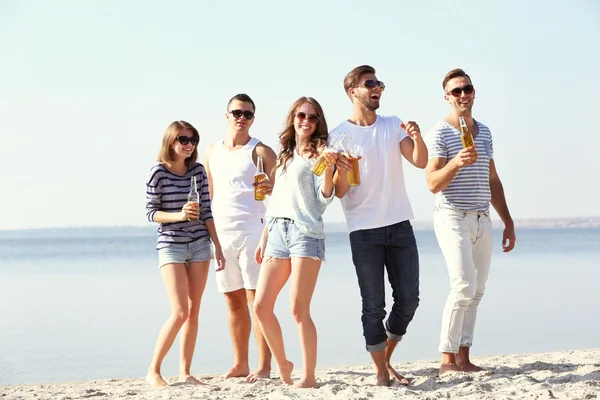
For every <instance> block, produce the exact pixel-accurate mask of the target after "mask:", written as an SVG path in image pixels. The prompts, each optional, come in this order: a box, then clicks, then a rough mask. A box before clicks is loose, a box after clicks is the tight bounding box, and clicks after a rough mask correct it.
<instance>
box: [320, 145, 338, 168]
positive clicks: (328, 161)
mask: <svg viewBox="0 0 600 400" xmlns="http://www.w3.org/2000/svg"><path fill="white" fill-rule="evenodd" d="M321 156H323V157H324V158H325V165H326V166H327V168H331V167H333V166H334V165H335V163H336V161H337V159H338V153H337V151H335V150H334V149H330V148H326V149H325V150H323V152H322V153H321Z"/></svg>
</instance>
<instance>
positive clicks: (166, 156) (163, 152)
mask: <svg viewBox="0 0 600 400" xmlns="http://www.w3.org/2000/svg"><path fill="white" fill-rule="evenodd" d="M186 129H187V130H189V131H191V132H192V134H193V135H194V137H196V138H198V141H200V134H199V133H198V130H197V129H196V128H194V127H193V126H192V124H190V123H189V122H185V121H174V122H172V123H171V125H169V126H168V127H167V129H166V130H165V133H164V134H163V138H162V145H161V146H160V151H159V152H158V159H157V161H158V162H160V163H166V164H173V163H174V162H175V154H174V153H173V148H172V147H171V146H172V145H173V143H175V141H176V140H177V137H178V136H179V135H180V134H181V132H182V131H184V130H186ZM196 160H198V145H196V146H194V151H193V152H192V154H191V155H190V156H189V157H188V158H186V159H185V165H186V166H187V167H189V166H190V165H193V164H194V163H195V162H196Z"/></svg>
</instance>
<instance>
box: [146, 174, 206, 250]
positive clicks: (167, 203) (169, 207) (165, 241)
mask: <svg viewBox="0 0 600 400" xmlns="http://www.w3.org/2000/svg"><path fill="white" fill-rule="evenodd" d="M192 176H195V177H196V183H197V186H198V193H199V194H200V219H199V220H198V221H181V222H170V223H164V224H163V223H161V224H160V225H159V227H158V242H157V246H156V248H157V250H159V249H161V248H163V247H166V246H168V245H170V244H186V243H191V242H194V241H196V240H198V239H201V238H204V237H207V236H209V233H208V230H207V229H206V225H205V222H206V221H208V220H210V219H212V218H213V216H212V211H211V209H210V194H209V191H208V177H207V175H206V170H205V169H204V166H203V165H202V164H200V163H195V164H194V165H192V166H191V167H190V168H189V169H188V171H187V173H186V174H185V176H181V175H175V174H173V173H171V172H169V170H167V169H166V168H165V167H164V166H163V165H162V164H157V165H155V166H154V167H152V169H151V170H150V177H149V178H148V182H146V216H147V217H148V221H151V222H156V221H155V218H154V216H155V215H156V212H157V211H165V212H178V211H181V209H182V208H183V206H184V205H185V203H187V197H188V194H189V193H190V186H191V177H192Z"/></svg>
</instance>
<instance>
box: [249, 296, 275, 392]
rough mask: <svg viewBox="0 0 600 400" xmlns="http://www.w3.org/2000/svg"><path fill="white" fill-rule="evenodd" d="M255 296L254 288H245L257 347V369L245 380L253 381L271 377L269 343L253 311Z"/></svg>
mask: <svg viewBox="0 0 600 400" xmlns="http://www.w3.org/2000/svg"><path fill="white" fill-rule="evenodd" d="M255 296H256V290H246V298H247V299H248V306H249V307H250V309H251V310H252V316H253V318H254V326H253V328H254V336H255V338H256V346H257V347H258V369H257V370H256V371H254V372H253V373H251V374H250V375H248V377H247V378H246V381H248V382H255V381H256V380H257V379H260V378H263V379H264V378H266V379H268V378H270V377H271V351H270V350H269V345H268V344H267V341H266V340H265V337H264V336H263V333H262V330H261V329H260V323H259V322H258V319H257V318H256V313H255V312H254V297H255Z"/></svg>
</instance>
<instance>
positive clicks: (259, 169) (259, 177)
mask: <svg viewBox="0 0 600 400" xmlns="http://www.w3.org/2000/svg"><path fill="white" fill-rule="evenodd" d="M266 180H269V177H268V176H267V174H265V169H264V167H263V159H262V157H261V156H258V160H257V162H256V173H255V174H254V200H256V201H263V200H265V199H266V198H267V195H266V194H264V193H260V192H259V191H258V184H259V183H260V182H262V181H266Z"/></svg>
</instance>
